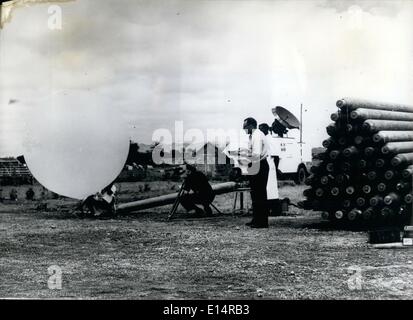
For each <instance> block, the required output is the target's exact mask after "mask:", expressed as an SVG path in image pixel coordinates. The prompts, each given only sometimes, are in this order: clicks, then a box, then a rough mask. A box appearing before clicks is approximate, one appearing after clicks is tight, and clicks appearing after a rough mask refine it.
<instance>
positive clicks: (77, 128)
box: [24, 91, 129, 199]
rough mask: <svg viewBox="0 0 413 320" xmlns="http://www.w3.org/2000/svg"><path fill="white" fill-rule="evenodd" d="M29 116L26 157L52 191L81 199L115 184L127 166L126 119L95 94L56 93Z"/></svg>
mask: <svg viewBox="0 0 413 320" xmlns="http://www.w3.org/2000/svg"><path fill="white" fill-rule="evenodd" d="M26 118H27V119H26V123H27V126H26V134H25V136H26V138H25V143H24V157H25V160H26V162H27V166H28V167H29V169H30V171H31V173H32V174H33V176H34V177H35V178H36V179H37V180H38V181H39V182H40V183H41V184H42V185H44V186H45V187H46V188H48V189H49V190H52V191H54V192H56V193H58V194H60V195H64V196H67V197H71V198H75V199H82V198H84V197H86V196H88V195H91V194H94V193H96V192H97V191H100V190H101V189H103V188H104V187H105V186H107V185H108V184H109V183H111V182H112V181H113V180H114V179H115V178H116V177H117V176H118V175H119V173H120V171H121V170H122V168H123V166H124V165H125V162H126V158H127V155H128V151H129V136H128V132H127V127H126V125H125V123H124V122H123V121H122V115H121V114H120V112H119V111H117V110H116V106H113V105H112V106H108V105H107V102H106V103H105V101H103V100H102V99H100V98H99V97H97V96H96V95H95V94H92V93H89V92H84V91H71V92H67V91H66V92H59V93H57V94H53V95H51V96H50V97H48V98H47V99H44V101H42V103H41V105H39V106H37V107H36V108H33V112H30V115H29V117H26Z"/></svg>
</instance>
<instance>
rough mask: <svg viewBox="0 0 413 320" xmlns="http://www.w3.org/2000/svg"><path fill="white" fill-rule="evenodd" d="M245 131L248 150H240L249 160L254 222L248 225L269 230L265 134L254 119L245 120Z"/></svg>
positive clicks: (267, 167) (267, 168)
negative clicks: (258, 128)
mask: <svg viewBox="0 0 413 320" xmlns="http://www.w3.org/2000/svg"><path fill="white" fill-rule="evenodd" d="M243 129H244V130H245V132H246V133H247V135H248V138H249V140H248V141H249V142H248V149H247V150H240V153H244V154H243V156H245V157H247V159H248V160H249V164H248V178H249V182H250V188H251V200H252V211H253V215H252V220H251V222H249V223H247V225H248V226H250V227H251V228H268V206H267V182H268V173H269V166H268V162H267V155H268V146H267V142H266V139H265V136H264V134H263V133H262V132H261V131H260V130H257V121H256V120H255V119H254V118H247V119H245V120H244V125H243Z"/></svg>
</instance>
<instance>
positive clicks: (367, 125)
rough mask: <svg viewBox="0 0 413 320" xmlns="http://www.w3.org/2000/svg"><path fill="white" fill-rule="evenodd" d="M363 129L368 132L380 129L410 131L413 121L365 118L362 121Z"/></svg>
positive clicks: (412, 127)
mask: <svg viewBox="0 0 413 320" xmlns="http://www.w3.org/2000/svg"><path fill="white" fill-rule="evenodd" d="M363 129H364V130H366V131H369V132H377V131H381V130H391V131H411V130H413V121H395V120H366V121H365V122H364V123H363Z"/></svg>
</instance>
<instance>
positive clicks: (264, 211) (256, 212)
mask: <svg viewBox="0 0 413 320" xmlns="http://www.w3.org/2000/svg"><path fill="white" fill-rule="evenodd" d="M269 171H270V168H269V166H268V162H267V159H264V160H261V161H260V167H259V170H258V172H257V174H255V175H249V176H248V177H249V181H250V188H251V200H252V222H253V223H254V224H257V225H268V203H267V182H268V173H269Z"/></svg>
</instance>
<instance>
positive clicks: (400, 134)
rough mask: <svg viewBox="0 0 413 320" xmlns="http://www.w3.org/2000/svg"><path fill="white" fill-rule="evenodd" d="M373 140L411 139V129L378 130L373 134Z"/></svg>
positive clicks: (397, 140) (393, 140) (398, 140)
mask: <svg viewBox="0 0 413 320" xmlns="http://www.w3.org/2000/svg"><path fill="white" fill-rule="evenodd" d="M373 141H374V142H377V143H379V142H383V143H386V142H400V141H413V131H379V132H377V133H376V134H375V135H373Z"/></svg>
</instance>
